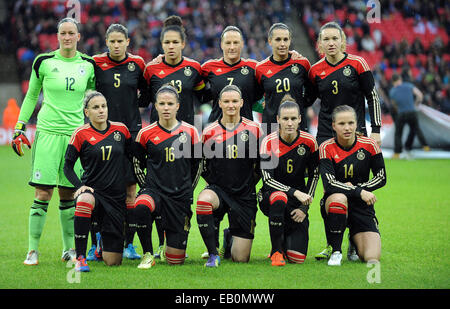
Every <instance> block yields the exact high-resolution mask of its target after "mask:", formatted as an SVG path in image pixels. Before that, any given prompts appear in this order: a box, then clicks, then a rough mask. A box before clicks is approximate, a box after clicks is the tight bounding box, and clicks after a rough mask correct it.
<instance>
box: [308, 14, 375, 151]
mask: <svg viewBox="0 0 450 309" xmlns="http://www.w3.org/2000/svg"><path fill="white" fill-rule="evenodd" d="M345 48H346V37H345V33H344V31H343V30H342V28H341V27H340V26H339V25H338V24H337V23H336V22H329V23H327V24H325V25H323V26H322V28H320V31H319V37H318V40H317V49H318V51H319V53H320V54H324V55H325V57H323V58H322V59H321V60H319V61H318V62H316V63H315V64H314V65H313V66H312V67H311V70H310V71H309V78H310V80H311V82H312V84H313V86H314V87H313V92H314V93H315V94H316V95H317V96H318V97H319V99H320V112H319V124H318V128H317V137H316V138H317V142H318V143H319V145H320V144H321V143H322V142H323V141H325V140H327V139H329V138H331V137H333V130H332V128H331V113H332V112H333V109H334V108H335V107H336V106H339V105H344V104H346V105H349V106H351V107H353V109H354V110H355V112H356V115H357V117H358V127H357V132H358V133H361V134H363V135H365V136H367V130H366V122H365V121H366V120H365V119H366V117H365V114H366V113H365V109H366V108H365V102H366V101H367V105H368V107H369V114H370V120H371V127H372V133H371V135H370V137H371V138H372V139H374V140H375V141H376V142H377V143H378V145H381V138H380V127H381V107H380V100H379V98H378V94H377V90H376V88H375V82H374V79H373V75H372V72H371V71H370V68H369V66H368V65H367V62H366V61H365V60H364V59H363V58H362V57H359V56H356V55H352V54H348V53H346V52H345Z"/></svg>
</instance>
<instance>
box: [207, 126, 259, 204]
mask: <svg viewBox="0 0 450 309" xmlns="http://www.w3.org/2000/svg"><path fill="white" fill-rule="evenodd" d="M262 135H263V131H262V129H261V126H260V125H259V124H258V123H256V122H254V121H251V120H249V119H246V118H243V117H242V118H241V121H240V122H239V123H238V124H237V125H236V127H235V128H234V129H232V130H229V129H227V128H225V127H224V126H223V125H222V123H221V122H220V121H219V120H216V121H214V122H213V123H211V124H210V125H209V126H207V127H206V128H205V129H204V130H203V136H202V142H203V158H204V162H203V174H202V176H203V178H204V179H205V180H206V182H207V183H208V184H214V185H217V186H219V187H220V188H222V189H223V190H224V191H225V192H227V193H230V194H234V195H236V194H238V195H245V196H247V194H250V193H252V192H254V191H255V185H256V183H257V180H258V179H256V176H255V173H256V174H259V145H260V139H261V138H262Z"/></svg>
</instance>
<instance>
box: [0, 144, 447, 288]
mask: <svg viewBox="0 0 450 309" xmlns="http://www.w3.org/2000/svg"><path fill="white" fill-rule="evenodd" d="M30 158H31V152H30V151H28V150H26V151H25V156H24V157H22V158H19V157H17V156H16V155H15V154H14V153H13V151H12V150H11V149H10V147H9V146H1V147H0V171H1V176H0V192H1V195H0V201H1V202H0V204H1V207H0V229H1V230H0V246H1V250H0V261H1V262H0V274H1V276H0V288H2V289H34V288H40V289H78V288H83V289H90V288H102V289H104V288H106V289H108V288H120V289H122V288H125V289H127V288H132V289H134V288H143V289H147V288H148V289H354V288H357V289H448V288H450V259H449V252H450V241H449V235H450V233H449V232H450V231H449V218H450V198H449V197H448V193H449V191H450V190H449V189H450V188H449V184H448V183H449V182H448V177H449V175H450V164H449V163H450V161H449V160H412V161H391V160H386V168H387V177H388V181H387V185H386V186H385V187H384V188H382V189H380V190H378V191H377V192H375V193H376V195H377V198H378V202H377V204H376V206H375V209H376V212H377V217H378V219H379V221H380V231H381V238H382V258H381V263H380V265H379V268H378V269H377V270H375V269H374V268H370V267H368V266H367V265H366V264H365V263H361V262H357V263H352V262H349V261H347V260H346V257H345V253H346V249H347V241H346V237H345V238H344V244H343V250H344V259H343V265H342V266H341V267H329V266H327V265H326V262H325V261H321V262H318V261H316V260H315V259H314V254H316V253H317V252H319V251H320V250H322V249H323V246H324V245H325V236H324V231H323V223H322V219H321V216H320V212H319V200H320V198H321V195H322V187H321V185H320V184H319V186H318V188H317V192H316V197H315V199H314V202H313V204H312V206H311V210H310V214H309V218H310V230H309V235H310V242H309V250H308V257H307V259H306V261H305V263H304V264H303V265H294V264H288V265H286V266H285V267H281V268H275V267H271V266H270V260H269V259H268V258H267V254H268V253H269V250H270V242H269V233H268V225H267V218H266V217H264V216H263V215H262V213H260V212H258V215H257V226H256V232H255V233H256V235H255V240H254V243H253V249H252V255H251V261H250V263H248V264H236V263H233V262H231V261H228V260H226V261H222V264H221V265H220V267H219V268H217V269H206V268H205V267H204V266H203V265H204V263H205V261H204V260H202V259H201V258H200V255H201V254H202V253H203V252H204V250H205V249H204V248H205V247H204V245H203V241H202V239H201V237H200V233H199V231H198V228H197V225H196V219H195V215H194V216H193V218H192V221H191V223H192V228H191V232H190V236H189V242H188V248H187V253H188V255H189V258H187V259H186V262H185V264H184V265H182V266H176V267H170V266H168V265H167V264H162V263H159V264H158V263H157V264H156V266H155V267H154V268H152V269H149V270H140V269H137V265H138V263H139V262H138V261H129V260H125V261H124V262H123V265H122V266H120V267H106V266H104V265H103V263H101V262H91V263H90V267H91V272H90V273H82V274H80V276H79V277H77V276H76V275H75V274H74V272H73V269H72V268H70V267H68V265H66V263H64V262H61V261H60V257H61V245H62V244H61V234H60V226H59V219H58V211H57V209H58V207H57V205H58V198H57V195H56V194H55V196H54V198H53V200H52V202H51V203H50V206H49V211H48V216H47V221H46V224H45V229H44V233H43V235H42V239H41V244H40V259H39V265H38V266H35V267H29V266H24V265H23V264H22V262H23V260H24V259H25V255H26V252H27V247H28V236H27V235H28V212H29V209H30V206H31V203H32V200H33V195H34V190H33V188H32V187H30V186H28V184H27V183H28V178H29V173H30ZM203 186H204V182H201V183H200V184H199V186H198V187H197V190H196V194H198V192H199V190H201V189H202V188H203ZM226 224H227V223H223V224H222V226H221V228H224V227H226ZM154 234H156V233H154ZM221 235H222V233H221ZM134 243H135V245H138V248H137V250H138V252H139V253H141V252H142V250H141V247H140V244H139V241H138V238H137V236H136V237H135V241H134ZM156 243H157V242H156V240H155V241H154V245H155V244H156ZM368 278H369V280H368Z"/></svg>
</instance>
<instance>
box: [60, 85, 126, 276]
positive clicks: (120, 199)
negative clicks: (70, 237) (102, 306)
mask: <svg viewBox="0 0 450 309" xmlns="http://www.w3.org/2000/svg"><path fill="white" fill-rule="evenodd" d="M84 113H85V115H86V116H87V117H88V118H89V123H88V124H85V125H84V126H82V127H80V128H78V129H77V130H75V132H74V133H73V135H72V137H71V139H70V142H69V146H68V148H67V151H66V155H65V165H64V173H65V175H66V177H67V179H69V181H70V182H71V183H72V184H73V185H74V186H75V188H77V189H78V190H77V191H76V192H75V198H76V208H75V219H74V221H75V222H74V231H75V249H76V253H77V262H76V267H75V269H76V270H77V271H89V266H88V265H87V263H86V259H85V256H86V247H87V239H88V234H89V230H90V227H91V216H92V214H93V211H94V209H95V213H96V215H97V218H98V219H99V221H100V222H101V235H102V243H103V244H102V251H103V254H102V258H103V261H104V262H105V263H106V264H107V265H120V264H121V262H122V251H123V241H124V239H123V234H124V222H125V211H126V208H125V198H126V189H125V182H124V178H123V177H122V176H123V171H124V168H125V167H124V162H125V160H124V157H125V156H127V157H129V158H131V157H132V154H131V153H132V150H131V149H132V143H133V140H132V138H131V135H130V132H129V131H128V129H127V127H126V126H125V125H124V124H122V123H120V122H111V121H108V120H107V117H108V107H107V103H106V99H105V97H104V96H103V95H102V94H101V93H99V92H95V91H94V92H91V93H88V94H87V95H86V98H85V108H84ZM78 158H80V161H81V165H82V167H83V169H84V173H83V176H82V178H81V180H80V179H79V178H78V177H77V175H76V173H75V172H74V164H75V162H76V161H77V159H78Z"/></svg>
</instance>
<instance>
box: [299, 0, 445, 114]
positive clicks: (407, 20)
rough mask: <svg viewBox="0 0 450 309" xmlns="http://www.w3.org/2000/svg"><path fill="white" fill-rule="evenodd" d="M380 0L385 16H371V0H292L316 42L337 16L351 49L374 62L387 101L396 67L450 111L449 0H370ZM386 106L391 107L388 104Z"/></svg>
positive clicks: (432, 102)
mask: <svg viewBox="0 0 450 309" xmlns="http://www.w3.org/2000/svg"><path fill="white" fill-rule="evenodd" d="M371 2H372V3H376V2H378V3H379V12H380V17H381V20H380V21H381V22H379V23H378V22H371V23H369V22H368V21H367V16H368V12H369V11H370V10H371V9H372V7H368V6H367V4H366V3H367V1H353V0H348V1H347V0H338V1H315V0H293V2H292V4H291V5H292V6H293V7H296V8H298V9H299V11H300V12H301V18H302V23H303V25H304V26H305V28H306V30H307V33H308V35H309V37H310V39H311V42H313V44H315V42H316V39H317V34H318V31H319V29H320V27H321V26H322V25H323V24H324V23H326V22H329V21H332V20H334V21H337V22H339V23H340V24H341V26H342V27H343V29H344V31H345V33H346V36H347V51H348V52H349V53H354V54H357V55H359V56H362V57H364V58H365V59H366V61H367V62H368V64H369V65H370V67H371V68H372V70H373V72H374V75H375V78H376V81H377V84H378V88H379V91H380V95H381V97H382V99H383V101H384V103H385V104H384V107H385V108H389V99H388V97H387V95H386V94H387V93H389V90H390V88H391V83H390V79H391V76H392V74H393V73H394V72H397V73H400V74H402V76H403V79H404V80H409V81H411V82H413V83H414V84H415V85H416V86H417V87H418V88H419V89H421V90H422V91H423V92H424V94H425V98H424V102H423V103H424V104H426V105H428V106H430V107H433V108H434V109H437V110H439V111H441V112H443V113H446V114H450V101H449V77H450V75H449V73H450V71H449V69H450V52H449V50H450V49H449V34H450V5H449V3H448V1H422V0H410V1H398V0H390V1H389V0H386V1H371ZM385 111H386V110H385Z"/></svg>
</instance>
